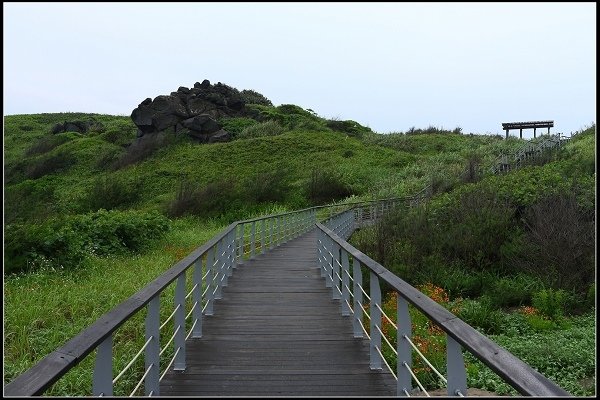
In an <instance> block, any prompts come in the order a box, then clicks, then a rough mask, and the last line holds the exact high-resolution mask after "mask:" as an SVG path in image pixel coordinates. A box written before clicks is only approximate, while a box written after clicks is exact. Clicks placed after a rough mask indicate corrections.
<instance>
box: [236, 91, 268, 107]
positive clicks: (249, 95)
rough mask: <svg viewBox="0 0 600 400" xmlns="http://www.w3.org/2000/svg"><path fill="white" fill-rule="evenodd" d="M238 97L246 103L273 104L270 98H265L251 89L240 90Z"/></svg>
mask: <svg viewBox="0 0 600 400" xmlns="http://www.w3.org/2000/svg"><path fill="white" fill-rule="evenodd" d="M240 97H241V98H242V100H243V101H244V102H245V103H246V104H260V105H263V106H273V103H271V100H269V99H267V98H266V97H265V96H264V95H262V94H260V93H258V92H257V91H255V90H252V89H246V90H242V91H241V92H240Z"/></svg>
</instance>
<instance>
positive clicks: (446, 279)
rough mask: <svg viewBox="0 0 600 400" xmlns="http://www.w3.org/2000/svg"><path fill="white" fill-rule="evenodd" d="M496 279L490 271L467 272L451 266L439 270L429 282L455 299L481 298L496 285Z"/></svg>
mask: <svg viewBox="0 0 600 400" xmlns="http://www.w3.org/2000/svg"><path fill="white" fill-rule="evenodd" d="M496 278H497V277H496V276H495V275H493V274H491V273H490V272H488V271H467V270H466V269H464V268H463V267H460V266H449V267H442V268H438V269H437V270H436V271H435V272H434V273H432V274H431V277H430V279H429V280H430V281H431V282H432V283H435V284H436V285H438V286H440V287H442V288H444V289H445V290H446V291H447V292H448V294H449V295H450V297H451V298H453V299H454V298H457V297H469V298H475V297H479V296H481V295H483V293H484V292H485V291H486V289H487V288H489V287H491V286H492V285H493V284H494V281H495V280H496Z"/></svg>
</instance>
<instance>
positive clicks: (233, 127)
mask: <svg viewBox="0 0 600 400" xmlns="http://www.w3.org/2000/svg"><path fill="white" fill-rule="evenodd" d="M219 123H220V124H221V125H222V127H223V129H225V130H226V131H227V132H229V133H231V135H232V136H233V137H234V138H237V136H238V135H239V134H240V133H242V131H244V129H246V128H249V127H251V126H253V125H257V124H258V122H257V121H256V120H254V119H252V118H221V120H219Z"/></svg>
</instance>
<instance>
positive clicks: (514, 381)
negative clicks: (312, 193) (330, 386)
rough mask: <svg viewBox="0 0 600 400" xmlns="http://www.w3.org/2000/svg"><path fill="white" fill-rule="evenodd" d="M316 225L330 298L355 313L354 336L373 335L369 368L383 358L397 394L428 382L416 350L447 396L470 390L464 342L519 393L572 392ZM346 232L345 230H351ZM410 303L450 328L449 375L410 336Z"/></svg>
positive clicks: (348, 312) (344, 311)
mask: <svg viewBox="0 0 600 400" xmlns="http://www.w3.org/2000/svg"><path fill="white" fill-rule="evenodd" d="M345 214H346V215H345V216H343V215H340V216H338V219H339V220H340V221H341V220H343V221H345V223H344V226H352V221H351V220H352V219H353V217H354V216H355V214H354V213H353V212H352V211H348V212H346V213H345ZM317 228H318V240H317V248H318V251H317V258H318V259H317V263H318V266H319V269H320V271H321V276H322V277H323V278H324V279H325V285H326V287H331V290H332V298H333V299H337V300H340V303H341V315H342V316H350V315H352V323H353V329H354V337H356V338H361V337H364V336H366V337H367V338H368V339H369V348H370V366H371V369H382V365H383V364H385V365H386V367H387V368H388V369H389V371H390V373H391V374H392V375H393V376H394V378H395V379H396V382H397V395H398V396H410V395H411V393H412V387H413V386H412V382H413V380H414V381H415V383H416V384H417V386H418V387H419V389H420V390H422V391H423V392H424V393H425V394H427V390H426V388H425V387H424V386H423V385H422V384H421V382H420V381H419V379H418V378H417V376H416V374H415V372H414V371H413V369H412V354H413V350H414V351H415V353H416V354H418V356H419V357H421V358H423V360H424V362H425V363H427V365H429V367H431V369H432V370H433V371H434V372H435V373H436V374H437V375H438V376H439V377H440V379H441V380H442V381H443V382H445V384H446V385H447V393H448V395H449V396H466V395H467V374H466V368H465V363H464V360H463V355H462V348H463V347H464V348H465V349H466V350H468V351H469V352H470V353H471V354H473V355H474V356H475V357H477V358H478V359H479V360H481V361H482V362H483V363H484V364H485V365H487V366H488V367H489V368H490V369H492V370H493V371H494V372H495V373H496V374H498V375H499V376H500V377H501V378H503V379H504V380H505V381H506V382H507V383H508V384H509V385H510V386H512V387H513V388H514V389H516V390H517V391H518V392H519V393H521V394H524V395H531V396H569V393H568V392H566V391H565V390H564V389H562V388H560V387H559V386H557V385H556V384H555V383H554V382H552V381H550V380H549V379H547V378H546V377H544V376H543V375H541V374H540V373H539V372H537V371H535V370H534V369H532V368H531V367H530V366H529V365H527V364H525V363H524V362H523V361H521V360H520V359H518V358H517V357H515V356H514V355H512V354H511V353H509V352H508V351H506V350H505V349H503V348H502V347H500V346H498V345H497V344H495V343H494V342H492V341H491V340H490V339H488V338H487V337H486V336H484V335H482V334H481V333H479V332H478V331H476V330H475V329H474V328H473V327H471V326H469V325H468V324H466V323H465V322H463V321H462V320H460V319H459V318H458V317H456V316H455V315H454V314H452V313H451V312H449V311H448V310H446V309H445V308H444V307H442V306H441V305H439V304H437V303H436V302H435V301H433V300H431V299H430V298H429V297H427V296H426V295H424V294H423V293H421V292H420V291H418V290H417V289H415V288H414V287H412V286H411V285H409V284H408V283H406V282H405V281H403V280H402V279H400V278H399V277H397V276H396V275H394V274H393V273H392V272H390V271H388V270H387V269H385V268H384V267H383V266H382V265H380V264H378V263H377V262H375V261H374V260H372V259H371V258H369V257H367V256H366V255H365V254H363V253H362V252H360V251H359V250H357V249H356V248H355V247H353V246H352V245H350V244H349V243H348V242H346V241H345V240H344V239H343V236H340V235H339V234H338V233H336V232H334V231H333V230H332V229H330V228H329V227H327V226H325V225H324V224H320V223H317ZM342 232H343V234H344V236H349V234H350V233H351V232H350V233H349V232H348V230H342ZM351 265H352V269H351V267H350V266H351ZM362 268H366V269H367V271H368V273H369V287H370V288H369V291H368V293H367V290H366V289H365V287H363V274H362ZM380 280H382V281H383V282H385V283H386V284H387V285H388V287H390V288H391V289H392V290H393V291H395V292H396V293H397V310H398V311H397V317H396V321H397V323H395V322H394V321H393V320H392V318H390V316H388V315H387V314H386V313H385V312H384V310H383V308H382V300H381V289H380ZM351 282H352V283H351ZM364 299H366V300H367V301H368V303H369V311H368V312H365V310H364V308H363V306H364ZM409 303H410V304H412V305H413V306H415V307H416V308H417V309H418V310H419V311H420V312H421V313H423V314H424V315H425V316H426V317H427V318H428V319H429V320H431V321H433V322H434V323H435V324H436V325H437V326H439V327H440V328H441V329H442V330H443V331H444V332H446V360H447V367H446V370H447V377H444V376H443V375H442V374H441V373H440V372H439V371H437V370H436V369H435V367H434V366H433V365H432V364H431V363H430V362H429V361H428V360H427V359H426V358H425V357H424V356H423V354H422V353H421V351H420V350H419V348H418V347H417V346H415V344H414V343H413V341H412V340H411V338H412V336H411V317H410V314H409V309H408V304H409ZM363 317H367V318H368V319H369V320H370V326H369V332H370V334H369V332H367V329H366V328H365V326H364V325H363ZM382 318H385V319H386V321H387V322H389V324H391V326H392V327H393V328H394V330H395V331H396V345H395V346H394V345H392V343H391V342H393V339H391V338H389V337H388V335H386V334H385V332H384V328H383V327H382V321H383V320H382ZM382 339H383V341H382ZM382 344H383V345H386V346H388V347H389V348H390V349H391V351H392V352H393V353H394V354H395V355H396V356H397V364H396V371H397V373H394V371H393V368H392V367H391V366H390V365H389V364H388V362H387V360H386V359H385V357H384V356H383V351H384V350H383V347H382Z"/></svg>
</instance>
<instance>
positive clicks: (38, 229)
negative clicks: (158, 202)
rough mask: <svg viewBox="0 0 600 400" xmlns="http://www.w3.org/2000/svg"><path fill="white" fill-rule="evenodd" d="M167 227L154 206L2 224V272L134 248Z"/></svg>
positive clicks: (72, 264)
mask: <svg viewBox="0 0 600 400" xmlns="http://www.w3.org/2000/svg"><path fill="white" fill-rule="evenodd" d="M168 229H169V221H168V219H166V218H165V217H164V216H162V215H160V214H159V213H158V212H156V211H154V212H142V211H106V210H100V211H97V212H94V213H89V214H80V215H74V216H69V217H64V216H63V217H61V218H52V219H49V220H47V221H44V222H42V223H39V224H9V225H7V226H6V228H5V247H4V250H5V252H4V265H5V269H4V270H5V272H6V273H13V272H20V271H32V270H36V269H40V268H44V267H48V268H50V267H51V268H65V269H72V268H77V267H78V266H79V265H80V264H81V263H82V262H83V260H84V259H85V257H87V256H88V255H102V256H103V255H110V254H115V253H122V252H124V251H139V250H142V249H143V248H145V247H146V246H147V245H149V244H150V243H152V242H153V241H154V240H155V239H157V238H159V237H160V236H161V235H162V234H163V233H164V232H166V231H167V230H168Z"/></svg>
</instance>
